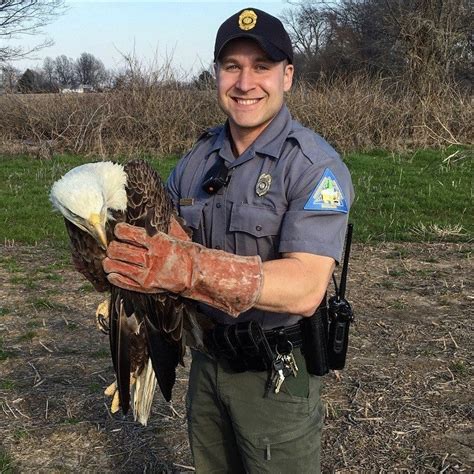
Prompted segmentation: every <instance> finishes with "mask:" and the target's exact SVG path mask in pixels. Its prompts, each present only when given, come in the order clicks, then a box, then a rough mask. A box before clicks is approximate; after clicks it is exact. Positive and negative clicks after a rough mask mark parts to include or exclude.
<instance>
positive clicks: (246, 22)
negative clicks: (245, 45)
mask: <svg viewBox="0 0 474 474" xmlns="http://www.w3.org/2000/svg"><path fill="white" fill-rule="evenodd" d="M256 24H257V14H256V13H255V12H254V11H253V10H244V11H243V12H242V13H241V14H240V16H239V28H240V29H241V30H244V31H248V30H251V29H252V28H255V25H256Z"/></svg>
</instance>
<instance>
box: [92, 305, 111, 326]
mask: <svg viewBox="0 0 474 474" xmlns="http://www.w3.org/2000/svg"><path fill="white" fill-rule="evenodd" d="M109 303H110V302H109V300H108V299H107V300H104V301H102V303H100V304H99V305H98V306H97V309H96V311H95V323H96V326H97V329H98V330H99V331H100V332H101V333H103V334H109V331H110V326H109V314H110V313H109V306H110V304H109Z"/></svg>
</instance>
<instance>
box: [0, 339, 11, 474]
mask: <svg viewBox="0 0 474 474" xmlns="http://www.w3.org/2000/svg"><path fill="white" fill-rule="evenodd" d="M11 355H12V354H11V353H10V352H8V351H6V350H5V349H4V347H3V339H2V338H1V337H0V362H2V361H4V360H7V359H8V358H9V357H11ZM0 472H1V471H0Z"/></svg>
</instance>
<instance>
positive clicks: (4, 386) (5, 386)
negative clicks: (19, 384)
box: [0, 380, 15, 390]
mask: <svg viewBox="0 0 474 474" xmlns="http://www.w3.org/2000/svg"><path fill="white" fill-rule="evenodd" d="M14 388H15V382H14V381H13V380H1V381H0V390H13V389H14Z"/></svg>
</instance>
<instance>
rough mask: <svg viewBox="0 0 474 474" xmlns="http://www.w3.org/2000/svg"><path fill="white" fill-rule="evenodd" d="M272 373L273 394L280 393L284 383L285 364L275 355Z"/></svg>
mask: <svg viewBox="0 0 474 474" xmlns="http://www.w3.org/2000/svg"><path fill="white" fill-rule="evenodd" d="M273 371H274V372H275V376H274V378H273V385H274V387H275V388H274V390H273V391H274V392H275V393H278V392H279V391H280V388H281V386H282V385H283V382H284V381H285V378H286V375H285V363H284V362H283V359H282V358H281V356H280V355H277V357H276V359H275V360H274V361H273Z"/></svg>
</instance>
